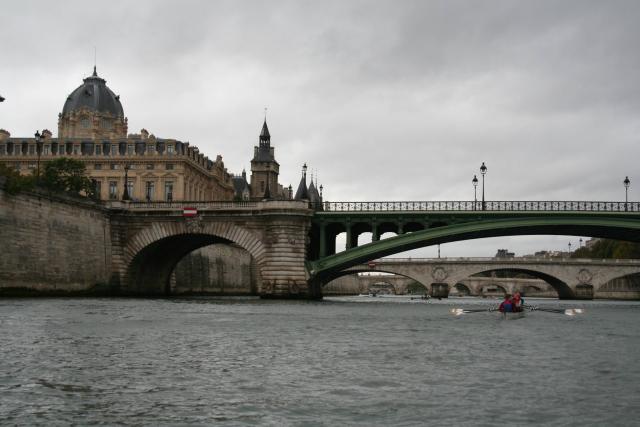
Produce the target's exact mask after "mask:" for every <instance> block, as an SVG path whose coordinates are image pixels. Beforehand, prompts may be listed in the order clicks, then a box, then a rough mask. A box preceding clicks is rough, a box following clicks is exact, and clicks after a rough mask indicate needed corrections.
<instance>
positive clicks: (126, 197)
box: [122, 163, 131, 200]
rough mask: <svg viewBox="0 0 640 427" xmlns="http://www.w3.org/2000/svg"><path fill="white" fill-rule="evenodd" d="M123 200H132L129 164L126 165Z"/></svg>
mask: <svg viewBox="0 0 640 427" xmlns="http://www.w3.org/2000/svg"><path fill="white" fill-rule="evenodd" d="M122 200H131V197H129V164H128V163H126V164H125V165H124V191H123V192H122Z"/></svg>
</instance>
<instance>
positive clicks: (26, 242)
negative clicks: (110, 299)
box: [0, 181, 111, 296]
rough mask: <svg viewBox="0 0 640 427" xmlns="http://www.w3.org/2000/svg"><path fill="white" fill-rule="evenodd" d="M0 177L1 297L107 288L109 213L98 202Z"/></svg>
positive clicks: (90, 290) (109, 252)
mask: <svg viewBox="0 0 640 427" xmlns="http://www.w3.org/2000/svg"><path fill="white" fill-rule="evenodd" d="M3 184H4V181H2V182H0V296H1V295H11V294H17V295H24V294H29V293H43V294H58V293H66V292H79V293H83V292H91V293H95V292H96V291H99V290H100V291H108V286H107V283H108V281H109V275H110V266H111V242H110V237H109V236H110V229H109V218H108V215H107V213H106V211H105V210H104V209H103V208H102V207H101V206H100V204H98V203H95V202H92V201H86V200H81V199H75V198H71V197H65V196H57V195H56V196H54V195H49V194H46V193H40V192H32V193H21V194H17V195H10V194H7V193H6V192H5V191H4V188H3Z"/></svg>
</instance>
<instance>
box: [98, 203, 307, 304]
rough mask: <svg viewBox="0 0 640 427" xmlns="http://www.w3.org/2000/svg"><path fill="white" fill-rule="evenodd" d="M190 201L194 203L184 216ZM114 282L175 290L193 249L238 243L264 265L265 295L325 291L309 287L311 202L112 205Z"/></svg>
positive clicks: (129, 287)
mask: <svg viewBox="0 0 640 427" xmlns="http://www.w3.org/2000/svg"><path fill="white" fill-rule="evenodd" d="M184 206H189V207H190V208H195V209H196V210H197V213H196V214H195V215H194V216H185V213H184V211H183V207H184ZM109 211H110V224H111V227H110V229H111V247H112V256H111V264H112V283H116V284H117V287H118V288H119V289H120V292H121V293H124V294H129V295H154V294H156V295H164V294H167V293H169V289H170V276H171V272H172V271H173V269H174V267H175V265H176V264H177V263H178V261H180V259H182V258H183V257H184V256H185V255H186V254H188V253H190V252H192V251H194V250H196V249H198V248H201V247H203V246H208V245H211V244H215V243H234V244H236V245H238V246H239V247H241V248H243V249H245V250H246V251H248V252H249V253H250V254H251V256H252V257H253V258H254V259H255V262H256V264H257V266H258V270H259V274H258V289H259V293H260V295H261V296H263V297H276V298H286V297H291V298H318V297H320V295H316V294H314V293H313V292H312V290H311V289H310V288H309V286H308V274H307V271H306V267H305V260H306V246H307V244H308V242H307V236H308V234H309V227H310V218H311V216H312V215H313V211H312V210H310V209H309V208H308V204H307V203H306V202H300V201H277V202H276V201H270V202H206V203H182V202H181V203H167V202H164V203H157V204H154V203H142V204H137V205H136V204H135V203H121V202H114V203H111V204H110V206H109Z"/></svg>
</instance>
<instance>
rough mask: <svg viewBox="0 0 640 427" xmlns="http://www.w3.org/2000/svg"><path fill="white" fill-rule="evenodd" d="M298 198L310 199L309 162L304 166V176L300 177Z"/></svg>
mask: <svg viewBox="0 0 640 427" xmlns="http://www.w3.org/2000/svg"><path fill="white" fill-rule="evenodd" d="M295 199H296V200H309V190H308V189H307V164H306V163H305V164H304V165H303V166H302V178H300V184H298V190H297V191H296V197H295Z"/></svg>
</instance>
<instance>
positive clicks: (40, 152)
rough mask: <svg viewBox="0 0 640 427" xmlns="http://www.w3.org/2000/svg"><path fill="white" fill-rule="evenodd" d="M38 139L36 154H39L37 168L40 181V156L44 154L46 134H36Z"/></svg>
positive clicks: (37, 177) (37, 132)
mask: <svg viewBox="0 0 640 427" xmlns="http://www.w3.org/2000/svg"><path fill="white" fill-rule="evenodd" d="M34 136H35V137H36V153H37V154H38V163H37V166H36V180H37V181H40V155H41V154H42V143H43V142H44V133H43V134H42V135H40V132H39V131H36V133H35V134H34Z"/></svg>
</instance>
